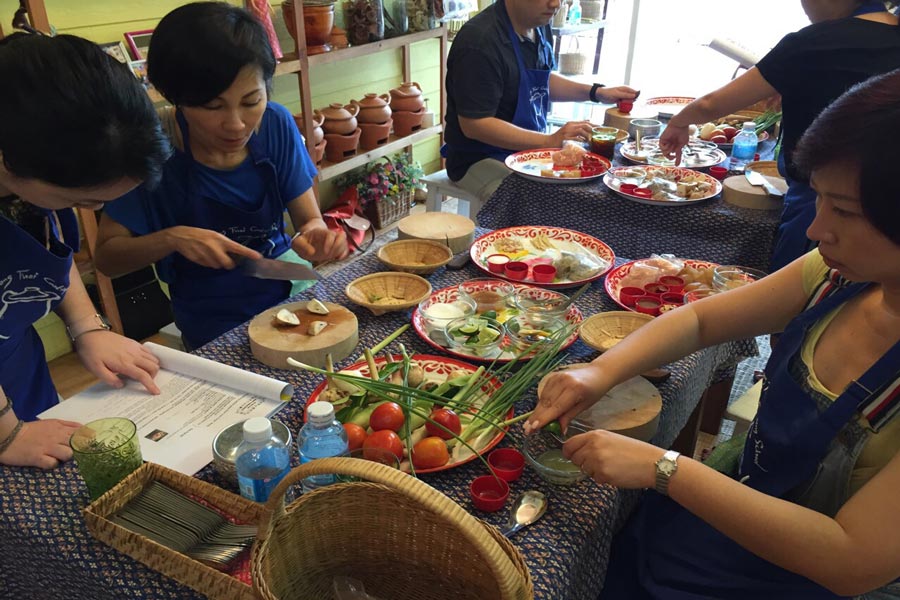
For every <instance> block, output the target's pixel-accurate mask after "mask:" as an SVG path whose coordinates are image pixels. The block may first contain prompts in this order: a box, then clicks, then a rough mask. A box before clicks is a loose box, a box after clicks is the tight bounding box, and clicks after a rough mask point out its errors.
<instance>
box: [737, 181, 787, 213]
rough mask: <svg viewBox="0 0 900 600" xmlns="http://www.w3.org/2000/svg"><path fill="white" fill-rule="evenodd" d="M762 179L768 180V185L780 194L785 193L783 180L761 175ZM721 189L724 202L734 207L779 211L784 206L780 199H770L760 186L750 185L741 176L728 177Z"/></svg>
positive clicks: (785, 183) (785, 185) (785, 188)
mask: <svg viewBox="0 0 900 600" xmlns="http://www.w3.org/2000/svg"><path fill="white" fill-rule="evenodd" d="M763 177H765V178H766V179H768V180H769V183H771V184H772V185H774V186H775V187H776V188H778V189H779V190H781V192H782V193H784V192H787V188H788V186H787V182H786V181H785V180H784V179H782V178H780V177H769V176H767V175H763ZM722 187H723V192H722V197H723V198H724V199H725V202H728V203H729V204H734V205H735V206H741V207H743V208H756V209H760V210H776V209H781V208H782V207H783V205H784V203H783V201H782V199H781V198H772V197H771V196H769V194H768V193H767V192H766V190H764V189H763V187H762V186H756V185H750V182H749V181H747V178H746V177H744V176H743V175H735V176H734V177H729V178H728V179H726V180H725V181H723V182H722Z"/></svg>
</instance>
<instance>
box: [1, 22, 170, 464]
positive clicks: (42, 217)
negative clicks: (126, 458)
mask: <svg viewBox="0 0 900 600" xmlns="http://www.w3.org/2000/svg"><path fill="white" fill-rule="evenodd" d="M48 69H50V70H49V71H48ZM0 80H3V81H7V82H11V87H10V90H7V91H6V92H4V94H2V95H0V114H3V115H6V116H7V117H8V118H6V119H4V121H3V123H0V464H3V465H12V466H36V467H42V468H51V467H54V466H56V465H57V464H58V463H59V462H60V461H65V460H68V459H69V458H71V456H72V453H71V450H70V449H69V446H68V440H69V437H70V436H71V434H72V431H74V429H75V428H76V427H77V426H78V423H73V422H70V421H61V420H57V419H50V420H45V421H36V419H37V416H38V414H40V413H41V412H43V411H44V410H46V409H48V408H50V407H52V406H53V405H55V404H56V403H58V402H59V395H58V394H57V392H56V388H55V387H54V385H53V381H52V380H51V378H50V371H49V369H48V366H47V360H46V358H45V355H44V346H43V343H42V342H41V338H40V336H39V335H38V333H37V330H36V329H35V327H34V323H35V322H37V321H38V320H40V319H42V318H43V317H45V316H47V315H48V314H49V313H50V312H51V311H53V312H55V313H56V314H57V315H59V316H60V317H61V318H62V320H63V321H64V322H65V324H66V325H67V331H68V333H69V336H70V338H71V339H72V343H73V346H74V349H75V351H76V352H78V355H79V357H80V358H81V360H82V362H83V363H84V365H85V367H86V368H87V369H88V370H89V371H90V372H91V373H92V374H93V375H95V376H96V377H98V378H100V379H101V380H103V381H105V382H106V383H108V384H110V385H113V386H116V387H121V386H122V385H123V382H122V381H121V380H120V379H119V376H120V375H123V376H127V377H132V378H134V379H137V380H139V381H140V382H141V383H142V384H143V385H144V386H145V387H146V388H147V389H148V390H149V391H150V392H152V393H158V392H159V390H158V388H157V387H156V385H155V384H154V383H153V377H154V376H155V374H156V372H157V370H158V367H159V364H158V361H157V360H156V358H155V357H153V355H151V354H150V353H149V352H147V351H146V350H144V349H143V348H142V347H141V345H140V344H138V343H137V342H135V341H133V340H129V339H127V338H124V337H122V336H120V335H118V334H115V333H112V332H111V331H109V326H108V325H107V324H106V321H105V320H104V319H103V318H102V317H101V316H100V315H99V314H98V313H97V310H96V309H95V308H94V306H93V304H92V303H91V300H90V299H89V297H88V295H87V292H86V290H85V288H84V284H83V283H82V281H81V275H80V274H79V271H78V269H77V267H76V266H75V265H74V261H73V252H74V251H77V249H78V246H79V236H80V233H79V229H78V223H77V221H76V218H75V213H74V211H73V210H72V208H71V207H73V206H79V207H88V208H99V207H100V206H102V205H103V204H104V203H105V202H108V201H110V200H113V199H115V198H116V197H118V196H120V195H121V194H123V193H125V192H126V191H128V190H129V189H131V188H133V187H134V186H135V185H137V184H138V183H139V182H140V181H141V180H142V179H146V178H152V177H153V176H155V175H156V174H158V172H159V170H160V169H161V167H162V163H163V162H164V160H165V158H166V156H167V153H168V144H167V143H166V141H165V137H164V136H163V134H162V131H161V130H160V128H159V122H158V121H157V119H156V115H155V113H154V110H153V106H152V104H151V103H150V101H149V100H148V98H147V96H146V93H145V92H144V90H143V89H142V88H141V86H140V84H139V83H138V82H137V81H136V80H135V79H134V77H133V76H132V74H131V73H130V72H128V71H127V70H126V69H124V68H122V67H121V66H120V65H119V64H118V63H116V62H115V61H114V60H113V59H111V58H110V57H108V56H107V55H106V54H105V53H103V51H102V50H100V48H98V47H97V46H96V45H94V44H92V43H90V42H88V41H86V40H82V39H80V38H76V37H73V36H67V35H62V36H58V37H54V38H50V37H43V36H39V35H21V34H19V35H13V36H10V37H8V38H6V39H4V40H2V41H0ZM59 85H62V86H63V88H64V89H65V90H66V93H65V95H62V94H60V93H59V89H60V88H59V87H57V86H59ZM72 123H86V124H88V126H87V127H86V128H73V127H72ZM98 123H102V124H104V126H103V127H100V126H96V127H95V125H96V124H98ZM18 124H22V125H23V127H24V128H20V127H17V125H18Z"/></svg>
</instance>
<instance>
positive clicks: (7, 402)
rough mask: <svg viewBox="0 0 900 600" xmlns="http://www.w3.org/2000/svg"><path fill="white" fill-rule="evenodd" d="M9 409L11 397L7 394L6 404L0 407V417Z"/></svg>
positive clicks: (10, 408) (10, 407)
mask: <svg viewBox="0 0 900 600" xmlns="http://www.w3.org/2000/svg"><path fill="white" fill-rule="evenodd" d="M10 410H12V398H10V397H9V396H7V397H6V406H4V407H3V408H0V417H2V416H3V415H5V414H6V413H8V412H9V411H10Z"/></svg>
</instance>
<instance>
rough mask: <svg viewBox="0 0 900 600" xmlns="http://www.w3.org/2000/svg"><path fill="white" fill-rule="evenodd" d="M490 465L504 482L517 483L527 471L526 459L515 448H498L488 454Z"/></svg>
mask: <svg viewBox="0 0 900 600" xmlns="http://www.w3.org/2000/svg"><path fill="white" fill-rule="evenodd" d="M487 460H488V464H489V465H490V466H491V470H492V471H493V472H494V474H495V475H496V476H497V477H499V478H500V479H502V480H503V481H515V480H516V479H518V478H519V477H521V476H522V471H524V470H525V457H524V456H523V455H522V453H521V452H519V451H518V450H516V449H515V448H498V449H496V450H494V451H493V452H491V453H490V454H488V459H487Z"/></svg>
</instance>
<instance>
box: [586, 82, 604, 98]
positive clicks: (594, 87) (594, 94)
mask: <svg viewBox="0 0 900 600" xmlns="http://www.w3.org/2000/svg"><path fill="white" fill-rule="evenodd" d="M604 87H606V86H605V85H603V84H602V83H595V84H594V85H592V86H591V93H590V94H588V98H590V99H591V102H600V99H599V98H597V90H599V89H600V88H604Z"/></svg>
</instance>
